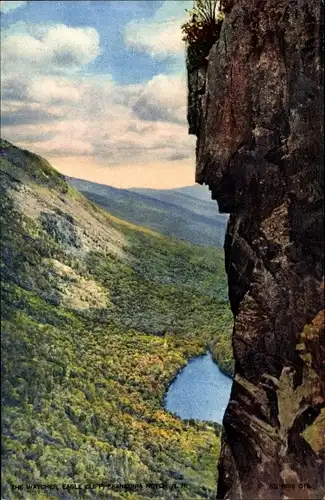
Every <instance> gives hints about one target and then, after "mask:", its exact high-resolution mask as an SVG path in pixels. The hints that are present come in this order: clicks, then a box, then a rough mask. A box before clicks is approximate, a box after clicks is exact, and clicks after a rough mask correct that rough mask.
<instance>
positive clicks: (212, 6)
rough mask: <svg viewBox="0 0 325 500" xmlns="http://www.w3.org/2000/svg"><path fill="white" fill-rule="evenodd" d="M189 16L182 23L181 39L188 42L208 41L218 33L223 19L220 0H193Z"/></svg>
mask: <svg viewBox="0 0 325 500" xmlns="http://www.w3.org/2000/svg"><path fill="white" fill-rule="evenodd" d="M186 12H188V13H189V15H190V18H189V20H188V21H187V22H186V23H184V24H183V25H182V32H183V34H184V36H183V40H184V41H185V42H187V43H188V44H190V45H192V44H196V43H198V42H202V41H209V40H211V38H214V37H215V36H217V35H218V33H219V31H220V25H221V22H222V20H223V17H224V16H223V13H222V11H221V5H220V0H194V6H193V9H192V10H187V9H186Z"/></svg>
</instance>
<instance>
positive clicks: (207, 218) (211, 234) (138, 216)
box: [67, 177, 227, 247]
mask: <svg viewBox="0 0 325 500" xmlns="http://www.w3.org/2000/svg"><path fill="white" fill-rule="evenodd" d="M67 180H68V182H69V183H70V184H71V185H72V186H74V187H75V188H77V189H78V190H79V191H81V192H82V193H83V194H84V195H85V196H86V197H87V198H88V199H89V200H91V201H93V202H95V203H97V204H98V205H100V206H101V207H102V208H104V209H105V210H107V211H109V212H110V213H111V214H113V215H115V216H116V217H120V218H122V219H125V220H127V221H129V222H132V223H134V224H138V225H141V226H146V227H149V228H150V229H153V230H155V231H159V232H161V233H163V234H165V235H167V236H170V237H173V238H176V239H179V240H184V241H188V242H190V243H193V244H196V245H203V246H216V247H222V246H223V242H224V235H225V231H226V224H227V216H225V215H221V214H219V213H218V207H217V204H216V202H215V201H212V200H211V199H210V194H209V191H208V190H207V189H206V188H205V187H202V186H195V185H194V186H185V187H184V188H177V189H167V190H158V189H145V188H144V189H140V188H131V189H117V188H113V187H111V186H106V185H104V184H97V183H95V182H90V181H85V180H82V179H76V178H73V177H67Z"/></svg>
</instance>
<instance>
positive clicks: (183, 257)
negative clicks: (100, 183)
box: [0, 140, 233, 500]
mask: <svg viewBox="0 0 325 500" xmlns="http://www.w3.org/2000/svg"><path fill="white" fill-rule="evenodd" d="M0 173H1V200H2V214H1V218H2V220H1V227H2V252H1V254H2V263H1V271H2V351H3V365H2V367H3V368H2V369H3V377H2V405H3V455H2V457H3V485H4V486H3V496H4V498H10V499H11V498H24V499H35V498H36V499H37V500H42V499H44V498H58V497H59V498H65V499H70V498H76V494H77V495H78V498H94V495H95V497H96V498H107V495H108V494H109V495H110V496H109V498H129V499H147V498H182V499H191V500H192V499H200V498H214V497H215V489H216V477H217V459H218V456H219V452H220V431H221V426H219V425H218V424H213V423H212V422H211V423H210V422H199V421H182V420H181V419H180V418H178V417H176V416H174V415H172V414H171V413H170V412H168V411H166V410H164V408H163V399H164V395H165V392H166V389H167V387H168V385H169V383H170V381H171V380H172V379H173V378H174V377H175V375H176V374H177V372H178V371H179V370H180V369H181V368H182V367H183V366H184V365H185V364H186V363H187V361H188V360H189V359H191V358H192V357H194V356H198V355H200V354H203V353H204V352H205V351H206V350H207V348H209V349H210V350H211V352H212V354H213V357H214V359H215V360H216V361H217V362H218V364H219V366H220V368H221V369H222V370H223V371H224V372H226V373H232V372H233V360H232V354H231V329H232V314H231V312H230V309H229V306H228V301H227V300H226V294H227V284H226V275H225V272H224V259H223V255H222V250H221V249H219V248H213V247H201V246H196V245H191V244H189V243H186V242H182V241H178V240H176V239H169V238H168V237H166V236H164V235H162V234H159V233H156V232H154V231H152V230H150V229H148V228H144V227H139V226H136V225H134V224H132V223H130V222H128V221H125V220H121V219H119V218H117V217H116V216H114V215H111V214H110V213H108V212H107V211H104V210H102V209H101V208H99V207H98V206H97V205H96V204H94V203H93V202H91V201H89V200H87V199H86V198H85V197H84V196H83V195H82V194H80V193H79V192H78V191H77V190H76V189H74V188H73V187H71V185H69V184H68V183H67V182H66V180H65V178H64V177H63V176H62V175H61V174H59V173H58V172H57V171H55V170H54V169H53V168H52V167H51V166H50V165H49V163H48V162H47V161H46V160H44V159H43V158H41V157H39V156H37V155H34V154H33V153H30V152H28V151H24V150H21V149H19V148H17V147H15V146H14V145H12V144H10V143H8V142H7V141H4V140H2V141H1V172H0ZM22 483H26V484H28V483H30V484H35V483H37V484H52V485H62V484H67V485H69V484H70V485H73V484H89V483H96V484H101V483H118V484H120V485H123V484H139V483H141V484H144V488H143V490H142V491H141V492H140V491H137V492H133V493H132V492H131V493H130V492H129V491H114V489H111V490H109V492H108V490H105V491H103V490H100V489H98V490H96V489H95V490H91V489H84V490H78V492H76V491H75V492H72V490H71V491H69V489H67V490H66V491H65V492H64V496H62V491H61V492H60V491H56V490H53V491H52V490H51V491H50V490H48V491H46V494H45V493H43V492H41V491H39V492H33V493H31V494H30V493H28V492H27V491H20V490H19V489H18V490H17V489H16V490H15V491H14V492H13V486H12V485H19V484H22ZM153 484H156V485H157V484H158V485H159V484H163V485H164V491H163V493H161V492H159V488H158V489H157V488H155V487H154V486H152V485H153ZM150 485H151V486H150Z"/></svg>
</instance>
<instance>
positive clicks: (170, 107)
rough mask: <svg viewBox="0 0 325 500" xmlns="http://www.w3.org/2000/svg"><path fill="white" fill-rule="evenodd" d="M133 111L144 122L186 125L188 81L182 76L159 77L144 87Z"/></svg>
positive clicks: (133, 105) (134, 104)
mask: <svg viewBox="0 0 325 500" xmlns="http://www.w3.org/2000/svg"><path fill="white" fill-rule="evenodd" d="M132 109H133V111H134V112H135V114H136V115H137V116H138V117H139V118H142V119H143V120H152V121H167V122H176V123H182V124H185V123H186V81H185V78H183V77H181V76H180V75H157V76H155V77H154V78H152V80H150V81H149V82H148V83H147V85H145V86H144V88H143V90H142V92H141V93H140V95H139V96H138V97H137V99H135V100H134V102H133V104H132Z"/></svg>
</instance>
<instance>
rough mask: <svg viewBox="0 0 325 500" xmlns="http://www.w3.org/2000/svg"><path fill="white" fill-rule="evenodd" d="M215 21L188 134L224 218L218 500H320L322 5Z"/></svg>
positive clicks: (266, 6)
mask: <svg viewBox="0 0 325 500" xmlns="http://www.w3.org/2000/svg"><path fill="white" fill-rule="evenodd" d="M223 8H224V12H225V19H224V21H223V25H222V28H221V31H220V36H219V38H218V40H217V41H216V42H215V43H214V45H213V46H212V48H211V50H210V52H209V54H208V56H207V65H206V66H205V68H204V72H203V73H202V75H201V82H200V89H201V90H202V91H201V92H200V93H199V94H200V95H199V97H198V98H197V100H196V101H195V102H192V104H191V105H192V108H193V109H194V108H195V109H196V115H195V116H196V118H197V119H196V121H195V120H194V122H195V126H193V123H192V126H191V123H190V133H195V134H196V135H197V148H196V155H197V161H196V180H197V182H198V183H201V184H207V185H209V187H210V190H211V196H212V199H215V200H217V202H218V206H219V210H220V212H225V213H230V217H229V222H228V228H227V234H226V238H225V245H224V248H225V264H226V271H227V274H228V285H229V298H230V302H231V308H232V311H233V314H234V317H235V324H234V332H233V349H234V356H235V364H236V376H235V382H234V385H233V390H232V394H231V398H230V403H229V406H228V408H227V410H226V414H225V417H224V436H223V445H222V451H221V459H220V464H219V484H218V498H220V499H229V500H236V499H244V500H246V499H247V500H248V499H252V498H257V499H263V498H272V499H273V498H274V499H276V498H279V499H280V498H285V497H286V498H305V499H307V498H308V499H320V498H323V496H324V494H325V484H324V483H325V468H324V456H325V442H324V435H325V427H324V421H325V419H324V417H323V412H324V411H325V410H324V407H325V402H324V397H325V396H324V395H325V387H324V380H325V372H324V359H325V340H324V314H323V309H324V301H323V292H324V291H323V288H322V286H321V284H322V282H323V276H324V240H323V236H322V234H323V226H324V219H323V216H324V211H323V202H324V181H323V176H324V161H323V160H324V143H323V119H324V115H323V52H322V51H323V28H324V26H323V4H322V3H321V2H318V1H316V0H292V1H289V0H277V1H276V0H254V1H251V0H237V1H234V0H231V1H230V0H228V1H224V2H223ZM194 90H195V89H194ZM196 90H197V89H196ZM192 91H193V88H192V80H191V79H190V78H189V92H190V95H192V96H194V95H195V93H193V92H192ZM304 483H308V485H309V486H308V488H307V487H304V486H303V484H304ZM286 484H291V485H292V486H291V490H290V491H287V490H286V488H285V486H284V485H286ZM301 484H302V487H300V485H301Z"/></svg>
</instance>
